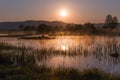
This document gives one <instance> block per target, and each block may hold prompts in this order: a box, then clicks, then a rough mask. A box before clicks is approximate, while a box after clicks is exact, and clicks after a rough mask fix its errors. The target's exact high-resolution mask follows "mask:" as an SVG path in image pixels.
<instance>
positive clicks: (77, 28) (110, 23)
mask: <svg viewBox="0 0 120 80" xmlns="http://www.w3.org/2000/svg"><path fill="white" fill-rule="evenodd" d="M118 24H119V23H118V19H117V17H116V16H115V17H112V16H111V15H110V14H109V15H107V16H106V18H105V22H104V26H103V27H102V28H103V29H104V28H111V29H113V28H116V27H117V26H118ZM19 29H20V30H22V31H33V30H34V31H37V32H38V33H56V32H60V31H64V32H65V31H69V32H72V33H75V32H79V33H84V34H96V33H98V32H99V31H97V30H98V29H97V27H95V25H94V24H93V23H89V22H88V23H85V24H66V26H51V25H47V24H39V25H38V26H24V25H22V24H21V25H19Z"/></svg>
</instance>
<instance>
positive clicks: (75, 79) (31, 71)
mask: <svg viewBox="0 0 120 80" xmlns="http://www.w3.org/2000/svg"><path fill="white" fill-rule="evenodd" d="M106 44H107V46H102V45H97V47H95V48H94V50H93V52H92V54H93V55H94V56H95V57H96V58H101V57H104V56H108V57H112V58H114V56H110V55H109V54H118V55H120V53H119V52H120V44H117V42H114V43H113V42H108V43H106ZM103 52H104V53H108V55H107V54H104V53H103ZM113 52H115V53H113ZM89 54H91V53H89V51H88V50H87V49H83V48H82V47H81V46H80V47H79V48H76V49H74V50H72V51H70V50H68V51H62V50H54V49H53V48H50V49H42V50H38V49H36V50H35V49H31V48H27V47H24V46H20V47H16V46H12V45H10V44H7V43H4V42H0V80H120V77H119V76H120V75H118V74H116V75H112V74H108V73H105V72H104V71H101V70H98V69H87V70H82V71H80V70H77V69H72V68H68V69H67V68H64V67H63V68H61V67H60V68H57V69H53V68H48V67H47V66H45V65H40V66H38V65H37V64H36V59H37V60H39V61H41V60H42V59H43V58H46V57H47V56H51V55H52V56H56V55H64V56H71V57H73V56H76V55H84V56H88V55H89Z"/></svg>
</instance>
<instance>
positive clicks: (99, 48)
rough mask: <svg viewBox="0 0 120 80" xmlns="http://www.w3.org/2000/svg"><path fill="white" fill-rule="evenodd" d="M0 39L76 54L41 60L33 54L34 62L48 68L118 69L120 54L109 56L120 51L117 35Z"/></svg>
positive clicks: (112, 70) (54, 56)
mask: <svg viewBox="0 0 120 80" xmlns="http://www.w3.org/2000/svg"><path fill="white" fill-rule="evenodd" d="M0 42H6V43H9V44H11V45H14V46H25V47H31V48H33V49H39V50H42V49H48V50H49V49H52V50H59V51H63V52H65V53H66V54H67V53H72V54H74V53H75V54H76V55H73V56H69V55H49V56H46V57H45V58H43V59H42V60H39V59H38V58H37V57H36V64H37V65H43V64H44V65H46V66H48V67H51V68H59V67H66V68H77V69H79V70H83V69H89V68H99V69H101V70H103V71H106V72H109V73H120V56H119V57H112V56H110V54H112V53H115V51H117V53H118V54H120V37H93V36H58V37H56V39H51V40H21V39H17V38H0ZM41 54H42V53H41Z"/></svg>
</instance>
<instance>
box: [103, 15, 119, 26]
mask: <svg viewBox="0 0 120 80" xmlns="http://www.w3.org/2000/svg"><path fill="white" fill-rule="evenodd" d="M117 24H118V19H117V17H116V16H115V17H112V16H111V15H110V14H109V15H107V16H106V18H105V25H104V27H105V28H115V27H116V26H117Z"/></svg>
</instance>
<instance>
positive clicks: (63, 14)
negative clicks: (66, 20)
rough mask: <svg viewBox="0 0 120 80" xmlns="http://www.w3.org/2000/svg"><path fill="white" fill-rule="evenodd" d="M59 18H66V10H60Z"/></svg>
mask: <svg viewBox="0 0 120 80" xmlns="http://www.w3.org/2000/svg"><path fill="white" fill-rule="evenodd" d="M60 16H61V17H66V16H68V12H67V10H66V9H62V10H61V11H60Z"/></svg>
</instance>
